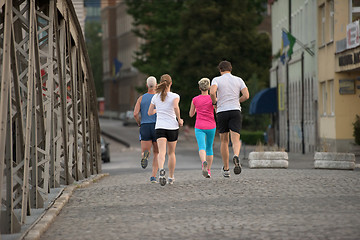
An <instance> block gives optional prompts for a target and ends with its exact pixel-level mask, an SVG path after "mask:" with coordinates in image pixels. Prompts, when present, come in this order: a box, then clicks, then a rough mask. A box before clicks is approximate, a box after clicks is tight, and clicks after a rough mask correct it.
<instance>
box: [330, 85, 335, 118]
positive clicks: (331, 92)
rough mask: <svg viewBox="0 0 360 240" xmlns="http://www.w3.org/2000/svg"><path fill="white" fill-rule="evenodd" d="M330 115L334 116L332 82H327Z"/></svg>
mask: <svg viewBox="0 0 360 240" xmlns="http://www.w3.org/2000/svg"><path fill="white" fill-rule="evenodd" d="M329 98H330V99H329V100H330V114H331V116H334V115H335V96H334V80H330V81H329Z"/></svg>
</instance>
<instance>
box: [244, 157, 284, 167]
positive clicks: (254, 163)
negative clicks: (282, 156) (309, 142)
mask: <svg viewBox="0 0 360 240" xmlns="http://www.w3.org/2000/svg"><path fill="white" fill-rule="evenodd" d="M288 166H289V162H288V161H287V160H268V159H260V160H249V167H250V168H288Z"/></svg>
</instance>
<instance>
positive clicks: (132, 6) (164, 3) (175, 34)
mask: <svg viewBox="0 0 360 240" xmlns="http://www.w3.org/2000/svg"><path fill="white" fill-rule="evenodd" d="M125 2H126V4H127V7H128V13H129V14H130V15H132V17H133V19H134V22H133V25H134V33H135V34H136V35H137V36H138V37H140V38H142V39H143V40H144V42H143V44H142V45H141V46H140V49H139V51H137V52H136V56H135V62H134V64H133V65H134V66H135V67H136V68H138V69H139V70H140V71H141V72H143V73H145V74H148V75H153V76H155V77H156V78H159V77H160V76H161V75H162V74H164V73H168V74H170V75H171V76H172V74H171V72H170V70H171V69H172V63H173V59H174V57H175V56H176V53H177V51H178V49H179V48H178V47H179V44H180V42H181V40H180V38H179V27H180V15H181V13H182V9H183V2H184V1H182V0H161V1H156V0H126V1H125Z"/></svg>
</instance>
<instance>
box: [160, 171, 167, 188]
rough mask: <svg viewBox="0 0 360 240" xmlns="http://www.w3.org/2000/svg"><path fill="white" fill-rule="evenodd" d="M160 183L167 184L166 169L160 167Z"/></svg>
mask: <svg viewBox="0 0 360 240" xmlns="http://www.w3.org/2000/svg"><path fill="white" fill-rule="evenodd" d="M159 183H160V185H161V186H165V184H166V178H165V169H160V173H159Z"/></svg>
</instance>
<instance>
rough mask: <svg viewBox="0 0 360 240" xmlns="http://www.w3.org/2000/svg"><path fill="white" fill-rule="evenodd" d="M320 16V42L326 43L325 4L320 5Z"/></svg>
mask: <svg viewBox="0 0 360 240" xmlns="http://www.w3.org/2000/svg"><path fill="white" fill-rule="evenodd" d="M320 16H321V25H320V34H321V35H320V43H321V45H324V44H325V5H322V6H320Z"/></svg>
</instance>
